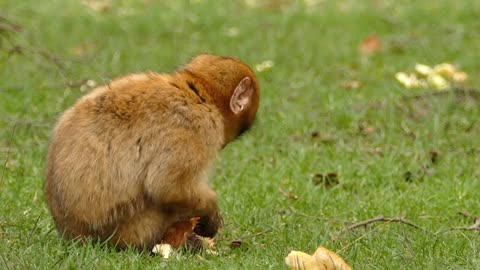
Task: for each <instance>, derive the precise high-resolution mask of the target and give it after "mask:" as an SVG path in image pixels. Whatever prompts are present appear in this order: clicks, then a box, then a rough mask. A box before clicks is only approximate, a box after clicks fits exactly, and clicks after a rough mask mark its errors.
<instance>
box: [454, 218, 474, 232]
mask: <svg viewBox="0 0 480 270" xmlns="http://www.w3.org/2000/svg"><path fill="white" fill-rule="evenodd" d="M450 230H451V231H453V230H460V231H479V232H480V218H477V219H476V220H475V223H474V224H473V225H472V226H468V227H451V228H450Z"/></svg>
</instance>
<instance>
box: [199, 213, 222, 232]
mask: <svg viewBox="0 0 480 270" xmlns="http://www.w3.org/2000/svg"><path fill="white" fill-rule="evenodd" d="M222 225H223V218H222V216H221V215H220V213H219V212H216V213H215V214H214V215H211V216H204V217H201V218H200V220H199V221H198V223H197V225H196V226H195V229H194V230H193V232H194V233H196V234H198V235H200V236H203V237H214V236H215V235H216V234H217V232H218V230H219V229H220V228H221V227H222Z"/></svg>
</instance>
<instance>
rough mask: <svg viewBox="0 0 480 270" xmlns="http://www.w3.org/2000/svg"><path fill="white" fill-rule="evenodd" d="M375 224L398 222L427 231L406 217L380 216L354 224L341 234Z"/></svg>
mask: <svg viewBox="0 0 480 270" xmlns="http://www.w3.org/2000/svg"><path fill="white" fill-rule="evenodd" d="M375 222H386V223H392V222H397V223H403V224H406V225H408V226H410V227H413V228H415V229H419V230H422V231H425V232H426V230H425V229H423V228H421V227H420V226H418V225H416V224H414V223H413V222H411V221H410V220H408V219H406V218H405V217H395V218H386V217H384V216H378V217H375V218H371V219H367V220H364V221H361V222H358V223H354V224H352V225H350V226H348V227H347V228H345V229H343V230H342V231H340V233H342V232H346V231H353V230H355V229H357V228H359V227H366V226H367V225H369V224H372V223H375Z"/></svg>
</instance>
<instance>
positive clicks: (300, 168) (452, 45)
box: [0, 0, 480, 269]
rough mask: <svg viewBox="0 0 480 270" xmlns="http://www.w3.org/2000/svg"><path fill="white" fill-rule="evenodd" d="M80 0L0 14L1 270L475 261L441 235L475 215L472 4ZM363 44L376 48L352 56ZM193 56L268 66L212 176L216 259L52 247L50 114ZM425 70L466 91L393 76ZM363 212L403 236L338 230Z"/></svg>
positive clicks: (381, 228) (1, 6) (479, 175)
mask: <svg viewBox="0 0 480 270" xmlns="http://www.w3.org/2000/svg"><path fill="white" fill-rule="evenodd" d="M86 3H87V4H85V3H82V2H81V1H74V0H70V1H62V0H52V1H34V0H23V1H17V0H2V2H1V3H0V162H1V163H0V166H1V167H0V269H163V268H165V269H288V267H287V266H286V265H285V264H284V257H285V256H286V255H287V254H288V252H289V251H290V250H302V251H306V252H309V253H312V252H313V251H315V249H316V248H317V247H318V246H325V247H327V248H329V249H331V250H333V251H336V252H338V254H339V255H341V256H342V257H344V258H345V260H346V261H347V262H349V263H350V264H351V265H352V266H353V268H354V269H479V268H480V229H478V228H477V230H462V229H459V228H458V227H465V228H466V227H470V226H472V225H473V224H474V222H475V218H478V217H480V169H479V165H480V122H479V119H480V94H479V93H478V90H477V89H478V85H479V83H480V79H479V75H480V62H479V59H480V35H479V33H480V20H479V19H478V18H479V16H480V2H479V1H475V0H465V1H447V0H439V1H390V0H384V1H381V0H378V1H355V0H341V1H326V0H324V1H305V2H301V1H293V0H292V1H287V0H285V1H282V0H269V1H214V0H211V1H207V0H204V1H202V0H196V1H193V0H192V1H183V0H182V1H152V0H141V1H134V0H124V1H114V0H112V1H107V0H105V1H90V2H86ZM92 3H93V4H92ZM370 35H375V36H376V37H378V39H379V40H380V41H381V42H382V47H381V48H374V49H375V50H374V52H372V53H371V54H369V55H366V54H362V53H361V52H359V49H358V47H359V44H361V43H362V41H363V40H364V39H365V38H366V37H367V36H370ZM377 49H378V50H377ZM202 52H210V53H215V54H221V55H231V56H236V57H238V58H240V59H242V60H244V61H245V62H247V63H249V64H250V65H251V66H252V67H255V66H256V65H258V64H261V63H264V62H265V61H272V62H271V63H272V64H273V65H272V66H271V67H270V68H266V69H263V70H261V71H259V72H258V73H257V74H258V78H259V80H260V85H261V88H262V100H261V108H260V110H259V114H258V122H257V123H256V126H255V127H254V129H253V130H252V131H251V132H249V133H248V134H247V135H246V136H244V137H243V138H242V139H241V140H239V141H237V142H235V143H233V144H231V145H229V146H228V147H227V148H226V149H224V151H223V152H222V154H221V157H220V159H219V161H218V163H217V165H216V166H215V169H214V170H213V172H212V177H211V183H212V185H213V186H214V188H215V190H216V191H217V192H218V194H219V200H220V206H221V209H222V211H223V215H224V218H225V227H224V228H223V230H222V231H221V232H220V234H219V235H218V239H217V248H218V250H219V253H220V254H219V256H213V255H208V254H203V253H200V254H188V253H187V254H181V255H179V256H178V258H173V259H171V260H168V261H165V260H163V259H161V258H160V257H154V256H150V255H148V254H144V253H138V252H136V251H134V250H129V251H126V252H116V251H113V250H109V249H105V248H102V247H101V246H100V245H88V246H80V245H77V244H75V243H70V242H63V241H62V240H60V239H59V237H58V236H57V234H56V232H55V230H54V224H53V221H52V219H51V217H50V214H49V212H48V209H47V206H46V203H45V200H44V195H43V189H42V188H43V181H44V175H43V174H44V166H45V155H46V149H47V146H48V142H49V136H50V133H51V130H52V127H53V125H54V123H55V121H56V119H57V118H58V115H59V114H60V113H61V112H62V111H63V110H64V109H66V108H67V107H69V106H70V105H71V104H72V103H73V102H74V101H75V100H76V99H77V98H78V97H80V96H82V95H83V94H85V93H86V92H88V91H89V90H90V87H91V86H92V85H93V84H94V82H95V83H96V84H103V83H106V82H108V81H109V80H110V79H112V78H114V77H116V76H120V75H123V74H127V73H131V72H139V71H146V70H154V71H161V72H170V71H172V70H173V69H174V68H175V67H177V66H178V65H181V64H183V63H185V62H187V61H188V59H189V58H191V57H192V56H194V55H196V54H198V53H202ZM442 62H449V63H453V64H456V65H458V66H459V67H461V68H462V70H464V71H465V72H466V73H467V74H468V75H469V78H468V80H467V82H466V84H465V85H464V86H462V87H460V88H455V89H457V90H455V91H454V90H447V91H443V92H439V91H436V90H435V89H432V88H426V89H406V88H405V87H403V86H402V85H400V84H399V83H398V82H397V81H396V80H395V73H396V72H399V71H413V69H414V66H415V64H416V63H424V64H429V65H434V64H439V63H442ZM89 80H90V81H89ZM462 89H470V92H465V91H461V90H462ZM378 216H384V217H386V218H403V219H402V220H404V221H407V220H408V221H409V222H412V223H413V224H414V225H415V226H410V225H408V224H406V222H395V220H394V221H392V220H390V221H388V220H386V221H383V222H382V221H381V222H374V223H371V224H369V225H368V226H366V227H364V226H359V227H356V228H354V229H347V228H348V227H349V226H352V225H355V224H357V225H358V222H361V221H364V220H368V219H371V218H375V217H378ZM471 229H474V228H471ZM233 240H239V241H241V243H242V244H241V246H240V248H236V249H232V248H230V243H231V242H232V241H233Z"/></svg>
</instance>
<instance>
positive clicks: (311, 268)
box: [285, 247, 352, 270]
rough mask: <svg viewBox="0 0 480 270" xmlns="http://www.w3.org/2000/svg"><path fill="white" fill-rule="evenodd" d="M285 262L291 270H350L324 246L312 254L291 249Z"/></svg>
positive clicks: (348, 266) (340, 258)
mask: <svg viewBox="0 0 480 270" xmlns="http://www.w3.org/2000/svg"><path fill="white" fill-rule="evenodd" d="M285 263H286V264H287V265H288V266H290V267H291V269H292V270H351V269H352V267H351V266H350V265H348V264H347V263H346V262H345V261H344V260H343V259H342V257H340V256H338V255H337V254H336V253H335V252H333V251H330V250H328V249H326V248H324V247H319V248H318V249H317V250H316V251H315V253H314V254H313V255H309V254H306V253H304V252H301V251H291V252H290V253H289V254H288V256H287V257H286V258H285Z"/></svg>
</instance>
